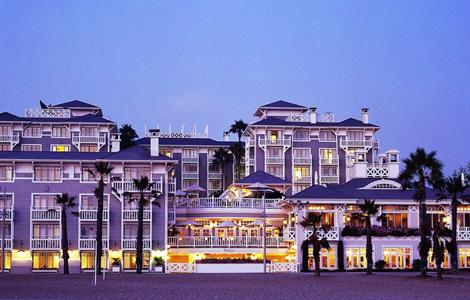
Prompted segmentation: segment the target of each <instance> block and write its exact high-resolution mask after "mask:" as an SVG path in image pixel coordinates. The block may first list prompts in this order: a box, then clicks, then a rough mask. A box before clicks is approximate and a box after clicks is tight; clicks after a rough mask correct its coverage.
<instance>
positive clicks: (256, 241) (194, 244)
mask: <svg viewBox="0 0 470 300" xmlns="http://www.w3.org/2000/svg"><path fill="white" fill-rule="evenodd" d="M168 245H170V246H171V247H175V248H260V247H263V238H262V237H259V236H234V237H217V236H207V237H204V236H185V237H168ZM288 246H289V243H288V242H286V241H284V238H282V237H266V247H269V248H285V247H288Z"/></svg>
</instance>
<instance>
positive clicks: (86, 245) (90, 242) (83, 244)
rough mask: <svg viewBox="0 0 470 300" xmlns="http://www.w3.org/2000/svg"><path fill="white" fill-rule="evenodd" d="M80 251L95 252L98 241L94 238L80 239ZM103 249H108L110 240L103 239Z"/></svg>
mask: <svg viewBox="0 0 470 300" xmlns="http://www.w3.org/2000/svg"><path fill="white" fill-rule="evenodd" d="M78 246H79V248H80V250H95V248H96V239H94V238H80V240H79V245H78ZM103 249H104V250H107V249H108V239H103Z"/></svg>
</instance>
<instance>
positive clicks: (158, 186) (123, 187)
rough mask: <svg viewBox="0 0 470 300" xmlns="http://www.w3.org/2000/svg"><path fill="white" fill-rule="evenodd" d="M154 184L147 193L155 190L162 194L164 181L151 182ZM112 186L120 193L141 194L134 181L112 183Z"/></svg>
mask: <svg viewBox="0 0 470 300" xmlns="http://www.w3.org/2000/svg"><path fill="white" fill-rule="evenodd" d="M150 183H151V184H152V186H151V188H149V189H147V190H146V191H148V192H150V191H152V190H155V191H157V192H162V191H163V189H162V181H161V180H159V181H154V182H150ZM112 186H113V188H114V189H115V190H117V191H118V192H120V193H121V192H131V193H136V192H139V190H138V189H137V188H136V186H135V184H134V182H133V181H114V182H113V183H112Z"/></svg>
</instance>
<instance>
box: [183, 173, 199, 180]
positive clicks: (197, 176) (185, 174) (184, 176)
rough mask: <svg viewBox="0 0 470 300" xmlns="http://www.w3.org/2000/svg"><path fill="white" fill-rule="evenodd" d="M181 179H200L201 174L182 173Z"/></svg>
mask: <svg viewBox="0 0 470 300" xmlns="http://www.w3.org/2000/svg"><path fill="white" fill-rule="evenodd" d="M181 177H182V178H183V179H198V178H199V173H182V174H181Z"/></svg>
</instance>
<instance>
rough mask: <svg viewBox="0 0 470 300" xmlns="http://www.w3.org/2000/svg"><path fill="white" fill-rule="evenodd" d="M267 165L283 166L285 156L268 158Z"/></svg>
mask: <svg viewBox="0 0 470 300" xmlns="http://www.w3.org/2000/svg"><path fill="white" fill-rule="evenodd" d="M266 163H267V164H283V163H284V157H283V156H267V157H266Z"/></svg>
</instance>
